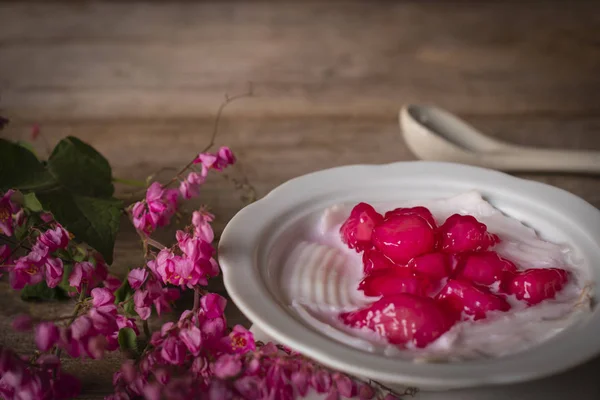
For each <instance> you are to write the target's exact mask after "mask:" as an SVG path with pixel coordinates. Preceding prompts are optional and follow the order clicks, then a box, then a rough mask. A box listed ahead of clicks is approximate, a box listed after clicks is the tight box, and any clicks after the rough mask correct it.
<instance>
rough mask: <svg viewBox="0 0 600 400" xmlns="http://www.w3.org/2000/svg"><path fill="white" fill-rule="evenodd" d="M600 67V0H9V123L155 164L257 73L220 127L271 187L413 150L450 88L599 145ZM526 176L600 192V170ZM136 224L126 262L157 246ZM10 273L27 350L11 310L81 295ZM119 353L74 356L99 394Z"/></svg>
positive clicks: (2, 5) (511, 127)
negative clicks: (422, 113)
mask: <svg viewBox="0 0 600 400" xmlns="http://www.w3.org/2000/svg"><path fill="white" fill-rule="evenodd" d="M599 72H600V7H599V6H598V3H597V2H585V1H577V2H535V1H524V2H500V1H497V2H491V1H488V2H450V1H445V2H444V1H438V2H433V1H432V2H419V1H412V2H368V1H363V2H359V1H354V2H337V1H336V2H333V1H332V2H303V1H277V2H275V1H273V2H233V1H223V2H190V1H182V2H160V1H143V2H106V3H104V2H87V1H62V2H60V1H46V2H30V1H24V2H16V1H13V2H0V109H2V111H3V114H5V115H7V116H8V117H10V118H11V119H12V123H11V125H10V126H9V129H8V130H7V131H6V135H8V136H9V137H11V138H26V137H27V136H28V135H29V132H30V129H31V126H32V124H34V123H37V124H40V126H41V130H42V133H43V137H44V139H43V140H38V142H37V143H36V146H37V147H38V148H39V150H40V151H42V152H43V151H44V148H45V147H46V144H45V141H46V142H48V143H49V144H50V145H53V144H54V143H55V142H56V141H57V140H59V139H60V138H61V137H63V136H66V135H76V136H79V137H80V138H81V139H83V140H85V141H87V142H89V143H91V144H92V145H93V146H95V147H96V148H97V149H99V150H100V151H101V152H102V153H103V154H104V155H105V156H106V157H107V158H108V159H109V161H110V162H111V164H112V165H113V168H114V175H115V176H117V177H121V178H134V179H144V178H145V177H146V176H148V175H150V174H152V173H153V172H155V171H157V170H159V169H162V168H174V167H178V166H181V165H183V164H185V163H186V162H187V161H188V160H189V159H190V157H192V156H193V155H194V154H195V153H196V152H198V151H199V150H200V149H201V148H202V147H203V146H204V145H205V143H206V142H207V140H208V137H209V135H210V132H211V129H212V124H213V119H214V114H215V112H216V110H217V108H218V106H219V104H220V103H221V102H222V100H223V98H224V96H225V95H226V94H229V95H234V94H238V93H241V92H244V91H245V90H246V87H247V83H248V82H252V84H253V87H254V93H255V95H254V96H253V97H252V98H248V99H243V100H240V101H238V102H236V103H233V104H231V105H230V106H229V107H228V108H227V110H226V112H225V116H224V119H223V120H222V125H221V131H220V135H219V138H218V141H219V143H227V144H228V145H230V146H231V147H232V148H233V149H234V151H236V153H237V155H238V157H239V160H240V168H238V169H237V170H236V171H234V172H233V176H232V178H238V179H241V177H243V176H246V177H247V178H248V180H249V181H250V182H251V183H252V184H253V186H254V187H255V188H256V190H257V192H258V194H259V196H262V195H264V194H266V193H267V192H268V191H269V190H271V189H272V188H274V187H275V186H277V185H278V184H280V183H282V182H284V181H286V180H288V179H290V178H292V177H295V176H298V175H301V174H304V173H307V172H311V171H315V170H319V169H323V168H328V167H333V166H338V165H344V164H355V163H387V162H392V161H400V160H412V159H414V157H413V155H412V154H411V153H410V152H409V151H408V149H407V148H406V146H405V145H404V143H403V141H402V138H401V136H400V135H399V130H398V126H397V112H398V109H399V108H400V106H401V105H402V104H404V103H407V102H413V103H414V102H425V103H433V104H437V105H439V106H441V107H444V108H447V109H449V110H450V111H452V112H455V113H458V114H459V115H461V116H462V117H464V118H466V119H467V120H469V121H470V122H471V123H472V124H474V125H475V126H477V127H478V128H480V129H481V130H483V131H485V132H487V133H489V134H490V135H492V136H496V137H499V138H502V139H504V140H508V141H513V142H515V143H520V144H527V145H537V146H545V147H557V148H574V149H577V148H580V149H595V150H600V101H599V100H600V95H599V93H600V73H599ZM164 176H165V177H166V176H168V172H165V173H164ZM521 176H524V177H527V178H531V179H535V180H539V181H544V182H547V183H550V184H553V185H556V186H559V187H562V188H564V189H567V190H569V191H571V192H573V193H575V194H577V195H579V196H582V197H583V198H584V199H585V200H587V201H589V202H590V203H592V204H593V205H595V206H597V207H600V179H598V178H594V177H583V176H561V175H540V174H536V175H521ZM127 190H130V189H128V188H125V187H119V193H121V194H123V193H125V192H126V191H127ZM201 202H203V203H204V202H205V203H208V204H210V205H211V206H212V207H213V210H214V211H215V212H216V213H217V215H218V227H222V226H223V225H224V224H225V223H226V221H227V220H228V219H229V218H230V217H231V216H232V215H233V214H234V213H235V212H236V211H237V210H239V208H240V207H242V205H243V203H242V201H241V200H240V199H239V196H238V193H236V191H235V190H234V188H233V185H232V184H231V182H228V181H227V180H225V179H222V178H215V179H213V180H212V181H211V182H210V183H209V185H208V186H207V187H206V189H205V191H204V193H203V196H202V199H201ZM199 204H200V201H198V202H192V203H191V204H188V205H187V206H186V207H187V209H188V210H191V209H193V208H194V207H196V206H198V205H199ZM123 226H124V228H123V231H122V233H121V235H120V237H119V241H118V243H117V250H116V256H115V265H114V268H115V270H116V271H117V273H119V274H123V273H124V272H125V271H126V270H127V268H129V267H135V266H137V265H139V263H140V262H141V259H140V252H139V251H138V250H139V242H138V240H137V237H136V235H135V234H134V232H133V231H132V230H131V229H130V228H129V227H128V225H127V221H123ZM170 235H172V231H170V232H164V233H163V234H162V236H161V237H162V238H163V239H164V240H167V241H168V240H170V239H169V238H170V237H171V236H170ZM214 285H215V290H218V291H221V292H222V291H223V288H222V287H221V286H220V284H219V282H216V283H214ZM0 287H1V288H2V292H3V294H4V296H5V297H4V298H6V299H9V300H6V302H7V303H6V304H9V305H8V306H6V307H4V308H3V309H2V310H1V311H0V343H2V344H4V345H7V346H11V347H14V348H17V349H18V350H26V349H29V348H30V347H31V340H30V338H28V337H26V336H14V335H13V334H11V332H10V330H9V329H8V324H9V317H10V316H11V315H14V314H16V313H18V312H22V311H23V310H27V309H29V310H31V311H32V312H34V313H37V314H47V313H49V312H50V313H54V314H56V313H61V312H64V310H65V309H66V308H65V307H66V306H64V305H44V306H39V305H31V304H22V303H20V302H19V301H18V300H17V299H16V297H15V296H14V295H11V294H10V291H9V290H8V289H7V285H6V283H5V282H3V283H2V284H1V286H0ZM4 298H3V299H4ZM229 313H230V317H231V319H232V321H240V322H244V321H245V320H244V318H243V317H242V316H241V315H240V314H239V313H238V312H237V311H236V310H235V308H234V307H230V309H229ZM117 361H118V355H115V356H112V357H111V358H109V359H108V360H106V361H104V362H103V363H101V367H100V368H99V367H97V365H96V364H94V367H93V368H91V366H90V363H88V362H70V363H67V368H68V369H70V370H74V369H76V370H78V371H79V372H80V373H82V374H83V376H84V378H85V383H86V393H87V395H89V396H91V397H90V398H98V397H100V396H101V395H102V394H106V393H107V392H109V391H110V390H111V384H110V376H111V372H112V369H114V368H115V365H116V363H117ZM557 393H558V394H560V393H561V392H560V388H559V389H556V388H555V389H552V390H550V391H549V392H548V395H557ZM565 393H566V392H565ZM565 393H562V394H561V395H565ZM597 393H598V397H599V398H600V389H598V392H597ZM552 398H555V397H552ZM556 398H558V397H556Z"/></svg>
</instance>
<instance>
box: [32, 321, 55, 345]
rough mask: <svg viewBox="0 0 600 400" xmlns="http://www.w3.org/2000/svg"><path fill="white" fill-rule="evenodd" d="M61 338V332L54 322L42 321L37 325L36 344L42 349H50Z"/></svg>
mask: <svg viewBox="0 0 600 400" xmlns="http://www.w3.org/2000/svg"><path fill="white" fill-rule="evenodd" d="M58 339H59V332H58V328H57V327H56V325H54V324H53V323H52V322H42V323H41V324H39V325H38V326H36V327H35V344H36V345H37V347H38V349H40V350H41V351H48V350H50V349H51V348H52V346H54V345H55V344H56V343H57V342H58Z"/></svg>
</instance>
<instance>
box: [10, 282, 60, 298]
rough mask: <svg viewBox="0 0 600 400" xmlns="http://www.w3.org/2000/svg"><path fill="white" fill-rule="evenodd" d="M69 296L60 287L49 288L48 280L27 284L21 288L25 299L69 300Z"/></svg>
mask: <svg viewBox="0 0 600 400" xmlns="http://www.w3.org/2000/svg"><path fill="white" fill-rule="evenodd" d="M68 298H69V296H67V293H66V292H65V291H64V290H63V289H62V288H60V287H58V286H57V287H55V288H49V287H48V285H46V282H40V283H38V284H37V285H27V286H25V287H24V288H23V289H22V290H21V299H23V300H25V301H44V300H67V299H68Z"/></svg>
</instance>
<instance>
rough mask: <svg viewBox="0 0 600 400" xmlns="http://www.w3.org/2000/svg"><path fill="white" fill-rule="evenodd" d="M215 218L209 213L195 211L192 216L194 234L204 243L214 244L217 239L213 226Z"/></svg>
mask: <svg viewBox="0 0 600 400" xmlns="http://www.w3.org/2000/svg"><path fill="white" fill-rule="evenodd" d="M213 219H214V216H213V215H212V214H209V213H207V212H200V211H194V212H193V214H192V224H193V225H194V234H195V235H196V237H197V238H199V239H200V240H202V241H204V242H208V243H212V241H213V240H214V238H215V234H214V232H213V229H212V226H210V222H212V221H213Z"/></svg>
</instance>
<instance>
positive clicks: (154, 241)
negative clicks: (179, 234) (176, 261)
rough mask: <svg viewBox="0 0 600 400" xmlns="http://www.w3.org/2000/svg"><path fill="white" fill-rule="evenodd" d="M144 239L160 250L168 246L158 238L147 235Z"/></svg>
mask: <svg viewBox="0 0 600 400" xmlns="http://www.w3.org/2000/svg"><path fill="white" fill-rule="evenodd" d="M144 240H145V241H146V243H148V244H149V245H150V246H152V247H154V248H156V249H158V250H162V249H164V248H166V247H167V246H165V245H164V244H162V243H159V242H157V241H156V240H154V239H152V238H150V237H146V238H144Z"/></svg>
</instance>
